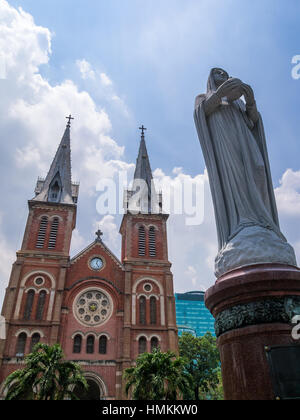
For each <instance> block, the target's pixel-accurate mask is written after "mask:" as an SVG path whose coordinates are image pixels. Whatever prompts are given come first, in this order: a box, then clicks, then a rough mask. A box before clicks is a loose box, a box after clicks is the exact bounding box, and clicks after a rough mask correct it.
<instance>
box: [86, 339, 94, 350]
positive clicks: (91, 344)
mask: <svg viewBox="0 0 300 420" xmlns="http://www.w3.org/2000/svg"><path fill="white" fill-rule="evenodd" d="M94 347H95V337H94V336H93V335H89V336H88V338H87V339H86V352H87V354H93V353H94Z"/></svg>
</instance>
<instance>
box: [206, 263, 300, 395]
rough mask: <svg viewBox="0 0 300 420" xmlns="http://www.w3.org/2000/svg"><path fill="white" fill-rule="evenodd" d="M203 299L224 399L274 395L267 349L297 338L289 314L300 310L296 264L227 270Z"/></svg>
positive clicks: (292, 342) (291, 314) (299, 272)
mask: <svg viewBox="0 0 300 420" xmlns="http://www.w3.org/2000/svg"><path fill="white" fill-rule="evenodd" d="M205 303H206V306H207V308H208V309H209V310H210V312H211V313H212V315H213V316H214V317H215V320H216V334H217V337H218V347H219V350H220V355H221V362H222V376H223V384H224V392H225V399H226V400H272V399H276V397H277V396H276V395H275V394H274V391H273V386H272V382H271V375H270V368H269V364H268V362H267V357H266V351H267V350H268V348H269V347H272V346H278V345H291V344H293V345H294V344H295V343H296V344H297V342H295V340H293V338H292V335H291V334H292V328H293V326H294V325H292V323H291V320H292V318H293V316H295V315H299V314H300V312H299V310H300V270H299V269H298V268H296V267H292V266H286V265H280V264H264V265H254V266H249V267H244V268H242V269H238V270H235V271H232V272H230V273H227V274H225V275H223V276H222V277H220V278H219V279H218V280H217V282H216V284H215V285H214V286H213V287H211V288H210V289H209V290H208V291H207V292H206V295H205ZM299 344H300V343H299Z"/></svg>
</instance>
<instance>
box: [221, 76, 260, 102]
mask: <svg viewBox="0 0 300 420" xmlns="http://www.w3.org/2000/svg"><path fill="white" fill-rule="evenodd" d="M216 94H217V96H218V97H219V98H220V99H221V98H224V97H226V98H227V100H228V101H229V102H233V101H236V100H237V99H239V98H240V97H241V96H243V95H244V97H245V100H246V104H247V105H248V106H251V105H253V104H254V103H255V99H254V93H253V90H252V88H251V86H249V85H247V84H246V83H243V82H242V81H241V80H240V79H237V78H229V79H228V80H226V82H224V83H223V84H222V85H221V86H220V87H219V88H218V89H217V91H216Z"/></svg>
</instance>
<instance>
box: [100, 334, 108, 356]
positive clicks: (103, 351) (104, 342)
mask: <svg viewBox="0 0 300 420" xmlns="http://www.w3.org/2000/svg"><path fill="white" fill-rule="evenodd" d="M106 353H107V337H106V336H105V335H101V337H100V338H99V354H106Z"/></svg>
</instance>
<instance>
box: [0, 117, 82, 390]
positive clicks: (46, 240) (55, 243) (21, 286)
mask: <svg viewBox="0 0 300 420" xmlns="http://www.w3.org/2000/svg"><path fill="white" fill-rule="evenodd" d="M71 119H72V117H71V116H70V117H68V124H67V127H66V129H65V132H64V135H63V137H62V140H61V142H60V145H59V147H58V150H57V152H56V155H55V157H54V159H53V162H52V164H51V166H50V169H49V172H48V174H47V176H46V178H45V179H41V178H39V179H38V181H37V185H36V188H35V197H34V198H32V199H31V200H29V201H28V207H29V215H28V219H27V224H26V228H25V234H24V238H23V242H22V247H21V250H20V251H18V252H17V259H16V261H15V263H14V264H13V267H12V272H11V276H10V281H9V285H8V287H7V289H6V295H5V299H4V304H3V310H2V315H3V317H4V318H5V323H6V342H5V345H4V348H3V349H2V355H1V354H0V359H2V362H3V363H2V369H1V373H2V375H1V376H3V375H4V377H6V376H7V374H8V373H9V372H10V371H12V370H15V369H16V368H18V367H17V366H16V365H18V363H20V362H22V359H23V357H24V355H25V354H27V353H29V352H30V350H31V349H32V347H33V345H34V344H36V343H37V342H39V341H41V342H44V343H47V344H54V343H57V342H59V327H60V319H61V311H62V298H63V292H64V287H65V279H66V272H67V267H68V265H69V251H70V243H71V236H72V231H73V229H74V228H75V223H76V210H77V205H76V203H77V198H78V191H79V185H78V184H74V183H72V180H71V147H70V125H71V124H70V122H71ZM5 360H10V362H9V365H7V366H5V363H6V362H5ZM0 365H1V363H0ZM1 379H2V378H1V377H0V383H1Z"/></svg>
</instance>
